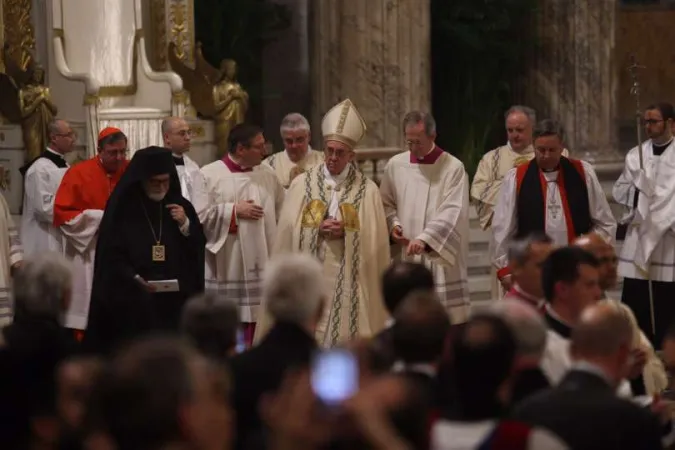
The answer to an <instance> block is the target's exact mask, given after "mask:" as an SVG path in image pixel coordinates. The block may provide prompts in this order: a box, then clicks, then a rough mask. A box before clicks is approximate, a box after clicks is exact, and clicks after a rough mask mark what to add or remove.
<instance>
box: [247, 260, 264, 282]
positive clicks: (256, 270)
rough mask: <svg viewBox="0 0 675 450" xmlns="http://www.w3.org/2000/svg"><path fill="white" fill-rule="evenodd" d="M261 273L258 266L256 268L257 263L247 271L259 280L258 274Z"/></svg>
mask: <svg viewBox="0 0 675 450" xmlns="http://www.w3.org/2000/svg"><path fill="white" fill-rule="evenodd" d="M262 271H263V269H261V268H260V266H258V263H257V262H256V263H255V264H254V265H253V269H251V270H249V272H251V273H253V274H254V275H255V277H256V278H260V272H262Z"/></svg>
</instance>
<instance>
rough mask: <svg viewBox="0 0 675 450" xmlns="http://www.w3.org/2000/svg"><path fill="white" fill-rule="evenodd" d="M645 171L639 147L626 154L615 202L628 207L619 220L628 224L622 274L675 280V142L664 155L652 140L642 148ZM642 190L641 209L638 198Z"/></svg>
mask: <svg viewBox="0 0 675 450" xmlns="http://www.w3.org/2000/svg"><path fill="white" fill-rule="evenodd" d="M642 149H643V158H644V169H643V170H641V169H640V155H639V150H638V147H634V148H633V149H631V150H630V151H629V152H628V154H627V155H626V165H625V167H624V170H623V173H622V174H621V176H620V177H619V179H618V180H617V182H616V183H615V184H614V189H613V191H612V194H613V196H614V199H615V200H616V201H617V202H618V203H620V204H622V205H624V206H625V207H626V208H627V213H626V214H625V215H624V216H623V217H622V218H621V219H620V220H619V222H620V223H622V224H628V231H627V233H626V238H625V240H624V243H623V247H622V248H621V254H620V256H619V274H620V275H621V276H623V277H627V278H635V279H642V280H645V279H647V273H646V271H647V266H649V278H650V279H651V280H653V281H664V282H674V281H675V141H673V142H671V143H670V145H669V146H668V147H667V148H666V150H665V151H664V152H663V154H662V155H661V156H656V155H654V150H653V147H652V141H651V140H648V141H646V142H645V143H644V144H643V145H642ZM638 191H639V196H638V204H637V208H634V207H633V206H634V201H635V195H636V193H637V192H638Z"/></svg>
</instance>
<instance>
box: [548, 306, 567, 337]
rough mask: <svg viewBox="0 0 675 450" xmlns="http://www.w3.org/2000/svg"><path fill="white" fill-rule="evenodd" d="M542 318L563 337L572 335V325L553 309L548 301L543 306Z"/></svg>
mask: <svg viewBox="0 0 675 450" xmlns="http://www.w3.org/2000/svg"><path fill="white" fill-rule="evenodd" d="M544 319H545V320H546V324H547V325H548V327H549V328H550V329H551V330H553V331H555V332H556V333H558V334H559V335H560V336H562V337H564V338H565V339H570V338H571V337H572V327H571V326H570V325H569V324H568V323H567V322H565V321H564V320H563V319H562V318H561V317H560V316H559V315H558V313H556V312H555V311H554V310H553V308H552V307H551V304H550V303H547V304H546V306H545V307H544Z"/></svg>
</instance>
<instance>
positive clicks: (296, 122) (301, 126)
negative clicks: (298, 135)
mask: <svg viewBox="0 0 675 450" xmlns="http://www.w3.org/2000/svg"><path fill="white" fill-rule="evenodd" d="M297 130H303V131H307V132H309V130H310V127H309V121H307V118H306V117H305V116H303V115H302V114H300V113H290V114H287V115H286V116H285V117H284V118H283V119H281V126H280V127H279V131H280V133H281V134H284V133H286V132H288V131H297Z"/></svg>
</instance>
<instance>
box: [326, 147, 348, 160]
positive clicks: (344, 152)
mask: <svg viewBox="0 0 675 450" xmlns="http://www.w3.org/2000/svg"><path fill="white" fill-rule="evenodd" d="M323 153H324V155H325V156H326V157H327V158H332V157H333V156H335V157H336V158H338V159H342V158H344V157H345V156H347V155H348V154H349V151H348V150H345V149H343V148H340V149H337V150H334V149H332V148H325V149H324V150H323Z"/></svg>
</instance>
